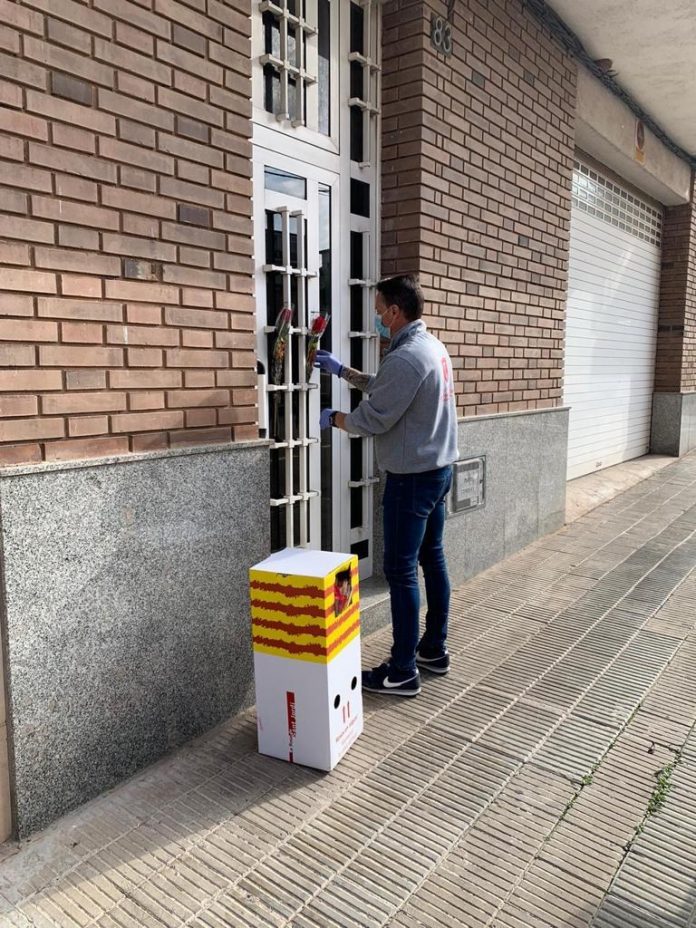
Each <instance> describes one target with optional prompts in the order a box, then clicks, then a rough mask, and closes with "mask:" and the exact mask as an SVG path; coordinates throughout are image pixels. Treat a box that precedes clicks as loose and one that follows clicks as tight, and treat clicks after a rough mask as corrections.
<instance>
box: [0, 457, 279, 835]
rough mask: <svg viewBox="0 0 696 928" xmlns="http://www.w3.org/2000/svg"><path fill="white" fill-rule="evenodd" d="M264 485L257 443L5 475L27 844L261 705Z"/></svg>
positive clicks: (7, 598)
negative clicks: (256, 582) (257, 607)
mask: <svg viewBox="0 0 696 928" xmlns="http://www.w3.org/2000/svg"><path fill="white" fill-rule="evenodd" d="M268 485H269V483H268V449H267V447H266V445H265V444H260V443H249V444H248V445H244V446H237V447H236V446H234V445H232V446H226V447H225V448H217V449H211V448H209V449H195V450H194V449H189V450H187V451H185V452H171V453H165V454H161V455H148V456H143V457H141V458H136V457H130V458H122V459H117V460H112V461H106V462H90V463H89V464H88V463H87V462H84V463H81V464H80V465H77V466H76V465H72V466H63V467H59V466H46V467H45V468H39V469H34V470H25V471H22V470H21V469H16V470H14V471H7V472H4V473H3V474H2V475H1V476H0V525H1V533H2V546H3V590H2V593H3V604H2V605H3V608H2V638H3V646H4V658H5V667H6V668H7V678H6V692H7V709H8V720H9V725H8V730H9V737H10V750H11V768H13V777H12V799H13V812H14V823H15V828H16V831H17V834H18V835H19V836H20V837H22V836H25V835H27V834H29V833H30V832H32V831H34V830H36V829H37V828H41V827H43V826H45V825H46V824H47V823H48V822H50V821H51V820H52V819H54V818H56V817H57V816H59V815H61V814H62V813H64V812H66V811H68V810H69V809H71V808H73V807H75V806H77V805H79V804H80V803H82V802H85V801H86V800H88V799H90V798H92V797H93V796H96V795H98V794H99V793H101V792H103V791H104V790H106V789H108V788H109V787H111V786H113V785H114V784H115V783H117V782H118V781H119V780H122V779H123V778H125V777H127V776H129V775H130V774H132V773H133V772H135V771H137V770H138V769H139V768H141V767H143V766H144V765H146V764H149V763H151V762H152V761H154V760H156V759H158V758H159V757H161V756H162V755H163V754H165V753H167V752H168V751H170V750H171V749H172V748H174V747H176V746H177V745H180V744H182V743H183V742H184V741H186V740H188V739H190V738H191V737H193V736H195V735H198V734H200V733H202V732H204V731H205V730H207V729H209V728H211V727H212V726H214V725H216V724H217V723H219V722H220V721H222V720H223V719H225V718H227V717H228V716H229V715H230V714H232V713H234V712H237V711H238V710H240V709H241V708H243V707H245V706H246V705H249V704H250V702H252V701H253V675H252V652H251V639H250V626H249V606H248V577H247V570H248V568H249V566H250V565H252V564H254V563H256V562H257V561H259V560H261V559H262V558H263V557H265V556H266V555H267V554H268V551H269V528H268V525H269V520H268Z"/></svg>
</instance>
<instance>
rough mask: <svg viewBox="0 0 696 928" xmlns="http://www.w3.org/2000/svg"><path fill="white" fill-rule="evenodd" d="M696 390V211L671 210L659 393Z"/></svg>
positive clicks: (666, 223) (665, 230)
mask: <svg viewBox="0 0 696 928" xmlns="http://www.w3.org/2000/svg"><path fill="white" fill-rule="evenodd" d="M695 390H696V210H695V209H694V206H693V202H692V203H687V204H685V205H684V206H672V207H667V208H666V209H665V212H664V220H663V226H662V265H661V277H660V311H659V318H658V327H657V354H656V358H655V391H656V392H657V393H679V392H685V393H692V392H694V391H695Z"/></svg>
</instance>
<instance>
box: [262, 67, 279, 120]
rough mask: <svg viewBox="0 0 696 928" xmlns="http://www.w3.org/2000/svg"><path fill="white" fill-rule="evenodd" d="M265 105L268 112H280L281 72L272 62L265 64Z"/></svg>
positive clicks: (275, 114) (276, 113) (275, 113)
mask: <svg viewBox="0 0 696 928" xmlns="http://www.w3.org/2000/svg"><path fill="white" fill-rule="evenodd" d="M263 106H264V109H265V110H266V112H267V113H273V115H274V116H277V115H278V113H280V74H278V72H277V71H276V69H275V68H274V67H273V65H272V64H265V65H264V66H263Z"/></svg>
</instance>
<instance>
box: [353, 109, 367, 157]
mask: <svg viewBox="0 0 696 928" xmlns="http://www.w3.org/2000/svg"><path fill="white" fill-rule="evenodd" d="M364 138H365V137H364V120H363V114H362V110H361V109H359V108H358V107H357V106H351V108H350V160H351V161H363V160H364V154H363V153H364V150H365V149H364Z"/></svg>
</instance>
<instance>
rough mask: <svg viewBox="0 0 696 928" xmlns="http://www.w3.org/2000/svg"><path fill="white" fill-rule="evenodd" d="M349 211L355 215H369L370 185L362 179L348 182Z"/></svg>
mask: <svg viewBox="0 0 696 928" xmlns="http://www.w3.org/2000/svg"><path fill="white" fill-rule="evenodd" d="M350 211H351V213H353V214H354V215H355V216H365V217H367V218H369V215H370V185H369V184H366V183H365V182H364V181H362V180H351V182H350Z"/></svg>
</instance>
